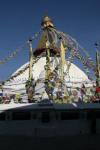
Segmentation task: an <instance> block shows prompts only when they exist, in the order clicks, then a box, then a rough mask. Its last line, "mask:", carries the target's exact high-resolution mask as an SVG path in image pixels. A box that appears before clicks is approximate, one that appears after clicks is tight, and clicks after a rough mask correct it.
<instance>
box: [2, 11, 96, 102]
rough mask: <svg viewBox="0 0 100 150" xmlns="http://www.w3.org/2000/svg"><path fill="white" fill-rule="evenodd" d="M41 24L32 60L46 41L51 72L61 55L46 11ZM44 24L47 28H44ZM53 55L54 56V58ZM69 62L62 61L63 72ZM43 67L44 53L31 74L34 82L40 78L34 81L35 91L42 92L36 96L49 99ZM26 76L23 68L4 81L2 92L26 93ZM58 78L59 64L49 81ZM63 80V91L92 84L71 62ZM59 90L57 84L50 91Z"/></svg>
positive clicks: (44, 47)
mask: <svg viewBox="0 0 100 150" xmlns="http://www.w3.org/2000/svg"><path fill="white" fill-rule="evenodd" d="M41 25H42V28H43V27H44V28H43V32H42V35H41V37H40V39H39V42H38V43H37V46H36V49H35V50H34V51H33V55H34V57H35V58H34V61H35V59H36V58H38V56H40V54H42V52H44V51H45V50H46V49H47V47H46V43H47V42H48V45H49V46H50V47H49V49H50V61H51V63H50V71H51V72H52V71H53V70H54V69H55V68H56V66H57V64H59V63H60V62H61V57H60V53H59V51H60V47H59V46H58V44H57V42H55V37H54V35H53V34H52V31H51V30H50V29H49V27H50V28H52V27H53V28H54V26H53V24H52V19H50V18H49V15H48V12H47V11H46V15H45V18H43V19H42V20H41ZM46 25H47V26H46ZM45 26H46V27H48V28H46V27H45ZM54 56H56V57H55V58H54ZM69 63H70V62H69V61H67V62H66V61H65V62H64V70H63V72H66V70H67V68H68V65H69ZM28 65H29V62H27V63H25V64H24V65H22V66H21V67H20V68H19V69H18V70H16V71H15V72H14V73H13V74H12V76H14V75H16V73H17V72H18V71H20V70H23V68H24V67H25V66H28ZM45 67H46V55H43V56H42V57H40V59H39V60H38V62H36V63H35V64H34V65H33V67H32V68H33V72H32V75H33V78H34V81H35V82H36V81H37V80H38V79H40V80H41V82H40V83H36V86H35V91H37V93H42V94H41V95H39V94H37V95H35V97H36V98H41V99H44V98H47V99H49V98H48V95H47V93H46V91H45V83H44V82H43V81H44V80H45V73H46V69H45ZM28 78H29V68H28V69H27V70H25V71H24V72H23V73H22V74H20V75H19V76H17V77H16V78H14V80H11V81H9V82H7V83H5V85H4V88H5V90H4V92H3V93H11V94H16V93H26V87H25V82H26V80H28ZM60 79H61V65H60V67H59V68H58V70H57V71H56V75H55V77H54V78H53V79H52V80H51V82H52V83H54V81H56V80H60ZM63 81H64V85H63V90H65V91H66V88H67V89H68V90H72V89H71V88H70V87H82V84H83V83H84V85H85V87H92V86H93V84H92V83H91V82H90V80H89V79H88V76H87V75H86V74H85V73H84V72H83V71H82V70H81V69H80V68H79V67H77V66H76V65H75V64H73V63H71V66H70V68H69V69H68V73H67V74H64V78H63ZM76 82H77V84H76ZM87 83H88V84H87ZM9 85H10V86H9ZM7 87H9V88H8V89H7ZM60 91H61V89H59V88H58V85H56V86H55V88H54V90H53V92H52V93H53V95H55V96H56V95H57V92H60ZM43 93H44V94H43ZM78 95H79V97H81V94H78ZM22 97H23V99H27V94H24V95H23V96H22Z"/></svg>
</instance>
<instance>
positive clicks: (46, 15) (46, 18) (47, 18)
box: [41, 10, 52, 25]
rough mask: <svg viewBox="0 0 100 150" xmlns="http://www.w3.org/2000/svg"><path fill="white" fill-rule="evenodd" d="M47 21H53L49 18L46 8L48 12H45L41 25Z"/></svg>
mask: <svg viewBox="0 0 100 150" xmlns="http://www.w3.org/2000/svg"><path fill="white" fill-rule="evenodd" d="M45 22H51V23H52V19H51V18H49V15H48V12H47V10H46V14H45V17H44V18H43V19H42V20H41V25H42V24H43V23H45Z"/></svg>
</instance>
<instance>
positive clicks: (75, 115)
mask: <svg viewBox="0 0 100 150" xmlns="http://www.w3.org/2000/svg"><path fill="white" fill-rule="evenodd" d="M79 118H80V115H79V112H61V120H76V119H79Z"/></svg>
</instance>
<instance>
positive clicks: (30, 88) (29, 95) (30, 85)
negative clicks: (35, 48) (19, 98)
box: [28, 42, 33, 103]
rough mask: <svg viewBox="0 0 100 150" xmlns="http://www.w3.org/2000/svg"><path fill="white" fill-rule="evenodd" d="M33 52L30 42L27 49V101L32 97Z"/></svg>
mask: <svg viewBox="0 0 100 150" xmlns="http://www.w3.org/2000/svg"><path fill="white" fill-rule="evenodd" d="M32 65H33V52H32V44H31V42H30V49H29V90H28V91H29V92H28V100H29V103H30V102H31V101H32V99H33V86H32V74H33V67H32Z"/></svg>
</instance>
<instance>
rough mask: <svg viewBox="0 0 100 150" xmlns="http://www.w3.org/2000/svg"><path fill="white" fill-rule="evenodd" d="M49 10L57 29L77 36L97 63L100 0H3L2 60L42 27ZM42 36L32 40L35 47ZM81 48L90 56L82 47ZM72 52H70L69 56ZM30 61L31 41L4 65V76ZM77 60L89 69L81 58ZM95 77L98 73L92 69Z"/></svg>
mask: <svg viewBox="0 0 100 150" xmlns="http://www.w3.org/2000/svg"><path fill="white" fill-rule="evenodd" d="M46 10H47V11H48V14H49V17H50V18H51V19H52V20H53V24H54V27H55V29H57V30H59V31H62V32H63V33H66V34H69V35H70V36H72V37H73V38H74V39H76V40H77V42H78V43H79V44H80V45H81V46H82V47H83V48H84V49H85V50H86V51H87V52H88V53H89V55H90V57H91V58H92V59H93V61H94V63H95V64H96V52H95V45H94V44H95V42H98V43H100V0H49V1H48V0H16V1H15V0H9V1H8V0H1V1H0V61H2V60H4V59H5V58H6V57H7V56H9V55H10V54H11V53H12V52H14V51H15V50H17V49H18V48H20V47H21V45H23V44H24V43H25V42H26V41H28V40H29V38H30V37H32V36H34V35H35V34H36V33H37V32H38V31H40V30H41V29H42V27H41V19H42V18H44V16H45V12H46ZM39 37H40V36H38V37H36V39H34V40H33V41H32V46H33V50H35V47H36V45H37V42H38V40H39ZM98 51H100V47H98ZM78 52H79V53H80V54H81V55H82V56H83V57H84V58H86V59H87V60H88V57H87V56H86V54H85V53H84V52H83V51H82V50H81V49H80V48H79V49H78ZM99 54H100V52H99ZM68 56H69V53H67V54H66V58H68ZM28 61H29V45H27V46H25V47H24V48H23V49H22V50H21V51H20V52H18V53H17V54H16V55H15V56H14V57H13V58H11V59H10V60H8V61H7V62H6V63H4V64H3V65H1V66H0V80H3V79H7V78H9V77H10V76H11V75H12V74H13V73H14V72H15V71H16V70H17V69H18V68H19V67H20V66H22V65H23V64H25V63H26V62H28ZM73 63H74V64H75V65H77V66H78V67H79V68H80V69H82V70H83V71H84V72H85V70H84V67H83V65H82V63H81V62H80V61H79V60H78V59H77V58H75V59H74V61H73ZM91 77H94V74H93V72H92V71H91Z"/></svg>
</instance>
